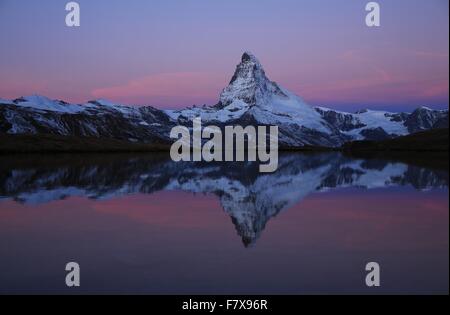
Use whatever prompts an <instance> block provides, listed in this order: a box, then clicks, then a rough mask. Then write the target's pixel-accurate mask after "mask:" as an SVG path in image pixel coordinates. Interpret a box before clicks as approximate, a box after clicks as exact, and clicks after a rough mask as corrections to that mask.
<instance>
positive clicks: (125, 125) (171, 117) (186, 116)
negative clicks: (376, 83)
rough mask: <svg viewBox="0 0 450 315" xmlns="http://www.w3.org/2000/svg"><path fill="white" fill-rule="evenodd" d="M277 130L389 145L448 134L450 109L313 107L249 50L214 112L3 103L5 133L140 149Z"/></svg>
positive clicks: (297, 142) (310, 141)
mask: <svg viewBox="0 0 450 315" xmlns="http://www.w3.org/2000/svg"><path fill="white" fill-rule="evenodd" d="M195 117H201V118H202V123H204V124H208V125H217V126H219V127H222V128H223V127H224V126H225V125H241V126H247V125H277V126H278V127H279V144H280V146H281V147H299V148H300V147H304V146H323V147H340V146H341V145H343V144H344V143H347V142H351V141H355V140H385V139H391V138H395V137H399V136H404V135H408V134H412V133H416V132H419V131H424V130H431V129H438V128H448V110H433V109H430V108H427V107H420V108H417V109H416V110H414V111H413V112H411V113H404V112H402V113H392V112H386V111H376V110H367V109H366V110H361V111H357V112H356V113H348V112H343V111H337V110H333V109H329V108H324V107H313V106H310V105H308V104H307V103H306V102H305V101H304V100H303V99H301V98H300V97H298V96H297V95H295V94H293V93H292V92H290V91H288V90H286V89H285V88H283V87H281V86H280V85H278V84H277V83H275V82H273V81H271V80H269V78H268V77H267V76H266V73H265V71H264V69H263V67H262V65H261V63H260V62H259V61H258V59H257V58H256V57H255V56H254V55H253V54H251V53H249V52H245V53H244V54H243V55H242V58H241V62H240V63H239V64H238V65H237V67H236V70H235V72H234V75H233V77H232V79H231V81H230V83H229V84H228V86H227V87H226V88H225V89H223V91H222V93H221V94H220V98H219V101H218V103H217V104H215V105H213V106H202V107H196V106H194V107H190V108H186V109H182V110H160V109H157V108H154V107H151V106H142V107H137V106H126V105H122V104H115V103H112V102H110V101H107V100H102V99H99V100H94V101H89V102H87V103H84V104H70V103H67V102H65V101H61V100H51V99H49V98H47V97H44V96H39V95H33V96H26V97H20V98H17V99H14V100H6V99H0V133H6V134H34V135H39V134H50V135H59V136H71V137H94V138H107V139H115V140H122V141H129V142H139V143H164V144H168V143H171V142H172V141H173V140H172V139H170V137H169V134H170V130H171V128H172V127H174V126H176V125H185V126H188V127H191V126H192V119H193V118H195Z"/></svg>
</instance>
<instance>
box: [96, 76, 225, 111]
mask: <svg viewBox="0 0 450 315" xmlns="http://www.w3.org/2000/svg"><path fill="white" fill-rule="evenodd" d="M223 86H224V79H222V78H220V77H217V76H214V75H211V74H210V73H204V72H175V73H160V74H155V75H149V76H145V77H142V78H137V79H134V80H131V81H129V82H127V83H125V84H122V85H118V86H112V87H105V88H99V89H95V90H93V91H92V95H93V96H94V97H95V98H107V99H111V100H117V101H129V100H138V102H147V104H151V103H152V102H155V101H156V102H157V101H159V100H161V99H167V98H172V99H173V100H179V101H180V102H184V103H186V102H187V103H189V102H193V101H201V100H211V99H217V98H218V95H219V93H220V91H221V89H222V88H223ZM182 105H186V104H180V106H182Z"/></svg>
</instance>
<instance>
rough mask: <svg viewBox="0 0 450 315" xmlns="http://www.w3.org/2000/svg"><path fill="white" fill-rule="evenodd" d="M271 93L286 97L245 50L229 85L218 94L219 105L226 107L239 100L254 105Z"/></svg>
mask: <svg viewBox="0 0 450 315" xmlns="http://www.w3.org/2000/svg"><path fill="white" fill-rule="evenodd" d="M271 95H278V96H283V97H287V96H286V95H285V93H283V91H282V90H281V89H280V87H278V85H277V84H276V83H275V82H271V81H270V80H269V79H268V78H267V76H266V73H265V72H264V69H263V67H262V65H261V63H260V62H259V60H258V59H257V58H256V57H255V56H254V55H253V54H252V53H250V52H245V53H244V54H243V55H242V58H241V62H240V63H239V64H238V65H237V67H236V71H235V72H234V75H233V77H232V78H231V81H230V83H229V85H228V86H227V87H226V88H225V89H224V90H223V91H222V93H221V95H220V105H221V106H222V107H226V106H228V105H230V104H231V103H233V102H234V101H236V100H239V101H243V102H244V103H246V104H248V105H249V106H254V105H257V104H258V103H263V102H265V101H266V100H267V99H269V98H270V96H271Z"/></svg>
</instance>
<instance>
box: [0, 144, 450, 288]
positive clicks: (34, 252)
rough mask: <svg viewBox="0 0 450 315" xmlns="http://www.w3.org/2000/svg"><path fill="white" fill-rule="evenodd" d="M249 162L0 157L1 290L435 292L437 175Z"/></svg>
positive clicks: (443, 177) (411, 168) (445, 226)
mask: <svg viewBox="0 0 450 315" xmlns="http://www.w3.org/2000/svg"><path fill="white" fill-rule="evenodd" d="M258 166H259V165H258V164H254V163H232V164H230V163H223V164H202V163H193V162H192V163H174V162H172V161H170V160H167V159H166V157H165V156H160V155H155V154H153V155H142V154H140V155H139V154H136V155H118V154H114V155H90V154H84V155H54V156H22V155H15V156H2V157H0V293H69V294H70V293H152V294H155V293H160V294H221V293H225V294H302V293H364V294H373V293H448V281H449V280H448V279H449V268H448V266H449V211H448V206H449V195H448V170H439V169H428V168H423V167H419V166H415V165H408V164H405V163H403V162H399V161H388V160H380V159H370V160H365V159H355V158H350V157H345V156H343V155H341V154H339V153H320V154H300V153H293V154H284V155H281V156H280V162H279V168H278V171H277V172H275V173H272V174H261V173H259V172H258ZM69 261H75V262H78V263H79V264H80V266H81V287H79V288H67V287H66V286H65V275H66V272H65V270H64V268H65V264H66V263H67V262H69ZM370 261H376V262H378V263H379V264H380V265H381V269H382V270H381V271H382V273H381V287H380V288H368V287H366V285H365V275H366V272H365V264H366V263H367V262H370Z"/></svg>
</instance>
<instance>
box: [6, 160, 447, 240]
mask: <svg viewBox="0 0 450 315" xmlns="http://www.w3.org/2000/svg"><path fill="white" fill-rule="evenodd" d="M0 163H1V165H0V200H1V199H12V200H14V201H16V202H18V203H23V204H32V205H37V204H43V203H47V202H51V201H54V200H59V199H64V198H67V197H73V196H81V197H88V198H91V199H95V200H105V199H112V198H115V197H118V196H123V195H129V194H153V193H155V192H158V191H174V190H181V191H185V192H190V193H203V194H211V195H215V196H217V197H218V198H219V199H220V203H221V206H222V207H223V209H224V211H225V212H226V213H227V214H228V215H229V216H230V217H231V219H232V222H233V224H234V225H235V227H236V230H237V233H238V234H239V236H240V237H241V238H242V241H243V243H244V245H245V246H249V245H252V244H254V243H255V241H256V240H257V239H258V237H259V236H260V235H261V233H262V231H263V230H264V228H265V226H266V224H267V222H268V221H269V220H270V219H271V218H273V217H275V216H276V215H277V214H278V213H280V212H281V211H284V210H287V209H289V208H290V207H292V206H293V205H295V204H297V203H299V202H300V201H301V200H302V199H304V198H305V197H306V196H308V195H309V194H311V193H314V192H324V191H329V190H332V189H336V188H349V187H358V188H364V189H372V188H383V187H388V186H406V185H410V186H412V187H414V188H415V189H417V190H428V189H431V188H445V187H448V171H446V170H431V169H427V168H423V167H419V166H414V165H408V164H404V163H401V162H396V161H388V160H380V159H370V160H366V159H356V158H350V157H347V156H344V155H342V154H341V153H337V152H332V153H315V154H303V153H289V154H281V155H280V157H279V167H278V170H277V171H276V172H275V173H260V172H259V164H258V163H252V162H241V163H239V162H234V163H199V162H178V163H175V162H172V161H171V160H169V159H167V154H161V155H160V154H151V155H148V154H137V155H136V154H135V155H121V154H112V155H89V154H85V155H70V156H69V155H54V156H29V157H24V156H20V155H18V156H12V157H8V156H3V157H0ZM183 206H184V205H183V204H180V208H182V207H183Z"/></svg>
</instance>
